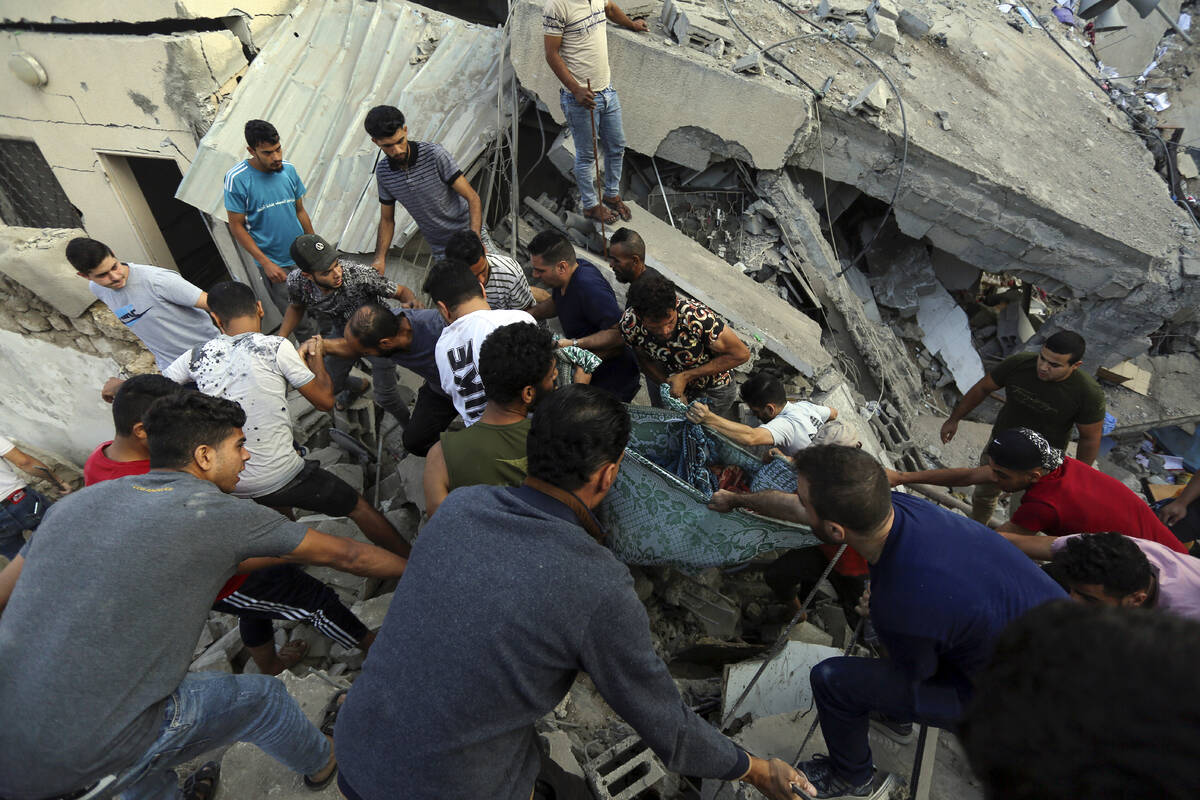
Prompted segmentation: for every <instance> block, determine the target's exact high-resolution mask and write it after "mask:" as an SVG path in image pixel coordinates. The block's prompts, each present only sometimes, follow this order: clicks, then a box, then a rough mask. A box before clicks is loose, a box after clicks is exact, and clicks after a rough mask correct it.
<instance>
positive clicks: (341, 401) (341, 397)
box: [333, 377, 371, 411]
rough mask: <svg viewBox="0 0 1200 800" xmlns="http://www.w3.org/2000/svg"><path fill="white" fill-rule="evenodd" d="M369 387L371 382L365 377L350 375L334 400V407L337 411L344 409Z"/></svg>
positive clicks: (352, 403)
mask: <svg viewBox="0 0 1200 800" xmlns="http://www.w3.org/2000/svg"><path fill="white" fill-rule="evenodd" d="M370 388H371V382H370V381H369V380H367V379H366V378H355V377H351V378H348V379H347V380H346V388H345V389H343V390H342V391H341V392H340V393H339V394H338V396H337V399H336V400H335V401H334V404H333V405H334V408H336V409H337V410H338V411H345V410H346V409H347V408H349V407H350V406H352V405H354V401H355V400H357V399H358V398H360V397H362V396H363V395H364V394H366V393H367V390H368V389H370Z"/></svg>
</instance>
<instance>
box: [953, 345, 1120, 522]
mask: <svg viewBox="0 0 1200 800" xmlns="http://www.w3.org/2000/svg"><path fill="white" fill-rule="evenodd" d="M1085 347H1086V344H1085V342H1084V341H1083V337H1082V336H1080V335H1079V334H1077V333H1074V332H1073V331H1059V332H1058V333H1056V334H1054V335H1053V336H1051V337H1050V338H1049V339H1047V340H1046V342H1045V344H1044V345H1042V350H1041V352H1040V353H1018V354H1017V355H1014V356H1009V357H1008V358H1006V359H1004V361H1002V362H1000V364H999V365H997V366H996V368H995V369H993V370H992V371H991V372H990V373H988V374H987V375H985V376H983V379H982V380H981V381H979V382H978V383H976V384H975V385H974V386H972V387H971V388H970V390H969V391H968V392H967V393H966V394H965V395H963V399H962V400H960V401H959V402H958V405H956V406H955V407H954V410H953V411H951V412H950V419H948V420H946V422H945V424H943V425H942V432H941V433H942V442H943V443H944V442H949V441H950V440H951V439H953V438H954V434H955V433H956V432H957V431H958V423H959V420H961V419H962V418H963V417H965V416H966V415H967V414H969V413H970V412H971V411H972V410H973V409H974V408H975V407H976V406H978V405H979V404H980V403H982V402H983V401H984V399H986V398H987V396H988V395H989V394H991V393H992V392H994V391H996V390H998V389H1000V388H1001V387H1003V388H1004V390H1005V395H1006V400H1005V403H1004V407H1003V408H1002V409H1001V410H1000V413H999V414H998V415H997V416H996V424H995V425H994V426H993V427H992V432H991V434H990V435H989V437H988V438H989V441H990V439H991V438H992V437H993V436H995V435H996V434H997V433H999V432H1000V431H1004V430H1008V429H1010V428H1029V429H1030V430H1034V431H1037V432H1038V433H1040V434H1041V435H1042V436H1045V437H1046V439H1047V441H1049V442H1050V444H1051V446H1053V447H1056V448H1058V449H1060V450H1061V449H1066V446H1067V443H1068V442H1069V441H1070V438H1071V426H1072V425H1074V426H1075V427H1076V428H1077V429H1078V430H1079V445H1078V446H1077V448H1076V453H1075V458H1076V459H1077V460H1079V461H1082V462H1083V463H1084V464H1088V465H1089V466H1090V465H1091V464H1092V462H1094V461H1095V460H1096V456H1097V455H1099V453H1100V434H1101V428H1102V427H1103V425H1104V406H1105V403H1104V391H1103V390H1102V389H1101V388H1100V384H1098V383H1097V382H1096V379H1095V378H1093V377H1092V376H1091V375H1088V374H1087V373H1086V372H1082V371H1080V369H1079V366H1080V365H1081V364H1082V363H1083V353H1084V349H1085ZM979 463H980V464H986V463H988V461H987V453H986V448H985V452H984V454H983V455H982V456H981V457H980V460H979ZM999 497H1000V487H998V486H997V485H996V484H994V483H986V484H980V485H979V486H977V487H975V493H974V495H973V496H972V498H971V518H972V519H974V520H976V521H978V522H982V523H984V524H987V521H988V520H989V519H991V516H992V512H993V511H994V510H995V508H996V500H997V498H999Z"/></svg>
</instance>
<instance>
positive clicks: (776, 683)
mask: <svg viewBox="0 0 1200 800" xmlns="http://www.w3.org/2000/svg"><path fill="white" fill-rule="evenodd" d="M841 654H842V652H841V651H840V650H838V649H837V648H834V647H826V646H824V645H819V644H809V643H807V642H788V643H787V644H786V645H784V647H783V650H782V651H781V652H780V653H779V655H777V656H775V658H773V659H771V660H770V661H769V662H768V663H767V668H766V669H765V670H764V671H763V673H762V675H761V676H759V678H758V681H757V682H755V684H754V686H753V687H752V688H751V689H750V693H749V694H747V695H746V699H745V700H743V701H742V702H741V704H740V705H738V706H737V709H736V710H734V708H733V707H734V704H735V703H737V700H738V698H739V697H741V695H742V692H744V691H746V687H747V686H749V685H750V681H751V680H752V679H753V678H754V675H755V673H756V672H758V670H759V668H760V667H762V665H763V660H762V659H754V660H751V661H742V662H740V663H738V664H727V665H726V666H725V684H724V688H723V689H722V693H721V718H722V719H726V718H727V717H728V716H729V713H730V711H731V710H732V711H734V713H735V714H736V715H737V716H739V717H740V716H742V715H743V714H749V715H750V716H751V717H769V716H772V715H774V714H781V713H785V712H788V711H796V710H797V709H800V710H803V709H805V708H808V706H809V703H811V702H812V688H811V687H810V686H809V683H808V673H809V670H811V669H812V668H813V667H814V666H816V665H817V664H819V663H820V662H822V661H824V660H825V659H827V658H834V657H836V656H840V655H841Z"/></svg>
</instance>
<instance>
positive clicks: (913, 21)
mask: <svg viewBox="0 0 1200 800" xmlns="http://www.w3.org/2000/svg"><path fill="white" fill-rule="evenodd" d="M896 27H897V28H899V29H900V30H902V31H904V32H905V33H906V34H908V35H909V36H911V37H913V38H914V39H920V38H921V37H922V36H924V35H925V34H927V33H929V29H930V27H932V26H931V25H930V24H929V23H928V22H927V21H926V20H925V18H924V17H921V16H918V15H917V14H914V13H913V12H911V11H909V10H908V9H907V8H906V9H904V10H903V11H901V12H900V15H899V16H898V17H896Z"/></svg>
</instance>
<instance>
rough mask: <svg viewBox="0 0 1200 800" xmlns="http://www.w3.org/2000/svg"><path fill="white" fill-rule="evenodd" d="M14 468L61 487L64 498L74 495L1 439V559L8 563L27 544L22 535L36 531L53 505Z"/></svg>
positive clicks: (30, 457)
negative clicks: (14, 468)
mask: <svg viewBox="0 0 1200 800" xmlns="http://www.w3.org/2000/svg"><path fill="white" fill-rule="evenodd" d="M13 467H16V468H17V469H20V470H24V471H25V472H28V473H29V474H31V475H33V474H36V475H40V476H41V477H43V478H49V479H50V480H52V481H54V482H55V483H56V484H58V488H59V489H60V490H61V491H62V493H63V494H66V493H67V492H69V491H71V487H70V486H68V485H67V484H65V483H63V482H62V481H60V480H59V479H58V476H56V475H55V474H54V473H53V472H51V471H50V468H49V467H47V466H46V465H45V464H43V463H42V462H41V461H38V460H37V459H36V458H34V457H33V456H31V455H29V454H28V453H24V452H22V451H21V450H20V448H18V447H17V446H16V445H15V444H13V443H12V442H10V441H9V440H8V439H6V438H5V437H3V436H0V555H2V556H4V557H5V558H9V559H11V558H13V557H14V556H16V555H17V553H19V552H20V551H21V546H22V545H24V544H25V539H24V538H23V537H22V536H21V534H22V533H24V532H25V531H31V530H33V529H34V528H36V527H37V526H38V523H40V522H41V521H42V515H43V514H45V513H46V509H47V508H49V507H50V501H49V500H47V499H46V497H45V496H44V495H43V494H42V493H41V492H39V491H37V490H36V489H34V488H33V487H31V486H28V485H27V484H26V483H25V481H24V480H23V479H22V478H21V477H20V476H19V475H17V473H16V472H14V471H13Z"/></svg>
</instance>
